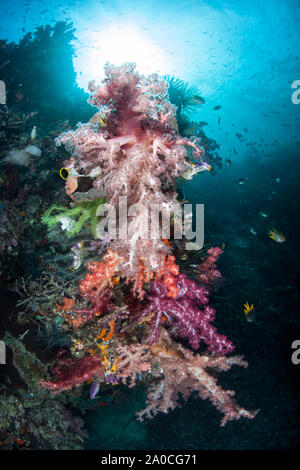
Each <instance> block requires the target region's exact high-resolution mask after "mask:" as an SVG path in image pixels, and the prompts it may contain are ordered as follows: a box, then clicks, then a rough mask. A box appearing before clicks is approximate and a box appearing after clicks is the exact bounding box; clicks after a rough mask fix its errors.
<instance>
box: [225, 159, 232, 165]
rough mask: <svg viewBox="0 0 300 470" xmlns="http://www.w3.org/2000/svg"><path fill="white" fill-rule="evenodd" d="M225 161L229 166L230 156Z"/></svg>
mask: <svg viewBox="0 0 300 470" xmlns="http://www.w3.org/2000/svg"><path fill="white" fill-rule="evenodd" d="M225 163H226V165H228V166H231V160H230V158H227V160H225Z"/></svg>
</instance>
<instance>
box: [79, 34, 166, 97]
mask: <svg viewBox="0 0 300 470" xmlns="http://www.w3.org/2000/svg"><path fill="white" fill-rule="evenodd" d="M75 48H76V56H75V57H74V66H75V69H76V71H77V82H78V85H79V86H80V87H82V88H84V89H85V90H87V84H88V82H89V80H94V79H95V80H96V82H99V81H100V80H101V79H102V78H103V77H104V74H103V67H104V64H105V63H106V62H110V63H111V64H114V65H121V64H123V63H124V62H135V63H136V64H137V70H138V71H139V72H140V73H143V74H145V75H148V74H150V73H155V72H157V73H159V74H165V73H167V72H168V70H167V69H168V58H167V57H166V53H165V52H164V51H163V50H162V49H161V48H160V47H159V46H158V45H156V44H155V43H154V42H152V41H151V40H149V39H148V38H147V36H146V35H145V34H143V33H142V32H140V31H139V30H138V29H136V28H134V27H128V26H127V27H117V26H112V27H109V28H107V29H106V30H103V31H101V33H99V32H96V31H93V32H90V33H89V35H88V37H87V36H85V37H84V35H82V36H81V38H80V42H79V43H78V44H75Z"/></svg>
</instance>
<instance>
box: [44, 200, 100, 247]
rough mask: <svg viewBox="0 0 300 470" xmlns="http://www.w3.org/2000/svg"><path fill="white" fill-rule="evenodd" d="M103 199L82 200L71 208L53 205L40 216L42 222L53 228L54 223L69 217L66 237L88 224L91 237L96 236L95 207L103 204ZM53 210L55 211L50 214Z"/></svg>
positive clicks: (73, 234)
mask: <svg viewBox="0 0 300 470" xmlns="http://www.w3.org/2000/svg"><path fill="white" fill-rule="evenodd" d="M104 202H105V200H104V199H101V198H99V199H95V200H94V201H83V202H81V203H80V204H77V205H76V206H75V207H72V208H71V209H66V208H65V207H62V206H57V205H55V204H54V205H53V206H51V207H50V208H49V209H48V210H47V211H46V212H45V214H44V215H43V216H42V222H43V223H44V224H46V225H48V227H49V228H53V227H54V226H55V225H57V224H59V223H62V222H63V221H64V219H66V220H67V219H69V220H70V223H69V225H68V226H66V231H67V237H68V238H72V237H74V236H75V235H78V233H79V232H80V231H81V230H82V228H83V227H84V226H85V225H86V224H88V225H89V226H90V229H91V232H92V235H93V237H95V236H96V228H97V223H98V220H99V219H98V216H97V209H98V207H99V205H101V204H104ZM53 212H57V213H56V214H55V215H52V214H53Z"/></svg>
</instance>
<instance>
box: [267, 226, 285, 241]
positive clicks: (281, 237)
mask: <svg viewBox="0 0 300 470" xmlns="http://www.w3.org/2000/svg"><path fill="white" fill-rule="evenodd" d="M269 237H270V238H272V240H274V241H275V242H277V243H283V242H285V241H286V238H285V236H284V235H283V233H281V232H278V230H276V229H275V228H272V229H271V230H270V231H269Z"/></svg>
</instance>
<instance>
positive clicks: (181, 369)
mask: <svg viewBox="0 0 300 470" xmlns="http://www.w3.org/2000/svg"><path fill="white" fill-rule="evenodd" d="M162 339H163V341H162V343H161V344H159V345H156V344H155V345H153V346H152V347H151V355H152V361H153V362H154V363H156V364H158V366H159V368H160V370H161V376H160V379H159V380H158V382H157V383H156V384H155V385H152V386H151V387H150V388H149V389H148V393H147V406H146V408H145V409H144V410H142V411H140V412H138V413H137V416H138V419H139V420H143V419H144V417H147V418H152V417H153V416H155V415H156V414H157V413H168V411H169V410H171V409H174V408H175V407H176V406H178V399H179V396H180V395H182V397H183V398H184V399H185V400H186V399H187V398H188V397H189V396H190V395H191V393H192V392H197V393H198V394H199V396H200V398H202V399H203V400H205V399H209V400H210V402H211V403H212V404H213V405H214V406H215V407H216V408H217V410H219V411H221V412H222V413H223V415H224V417H223V419H222V421H221V426H224V425H225V424H226V423H227V421H231V420H237V419H240V418H241V417H242V416H243V417H245V418H250V419H251V418H254V417H255V416H256V414H257V413H258V411H248V410H246V409H245V408H242V407H240V406H239V405H238V404H237V403H236V401H235V400H234V398H233V396H234V394H235V393H234V392H233V391H232V390H224V389H223V388H222V387H220V386H219V385H217V379H216V378H215V377H213V376H212V375H210V374H209V373H208V372H207V369H215V370H217V371H227V370H229V369H230V368H231V367H232V366H233V365H239V366H242V367H247V366H248V364H247V362H246V361H244V360H243V357H242V356H233V357H224V356H219V357H214V356H200V355H195V354H193V353H192V352H191V351H190V350H189V349H186V348H184V347H183V346H181V345H179V344H175V343H174V342H173V341H172V339H171V337H170V336H169V334H168V333H167V331H166V330H165V329H164V330H163V331H162Z"/></svg>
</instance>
